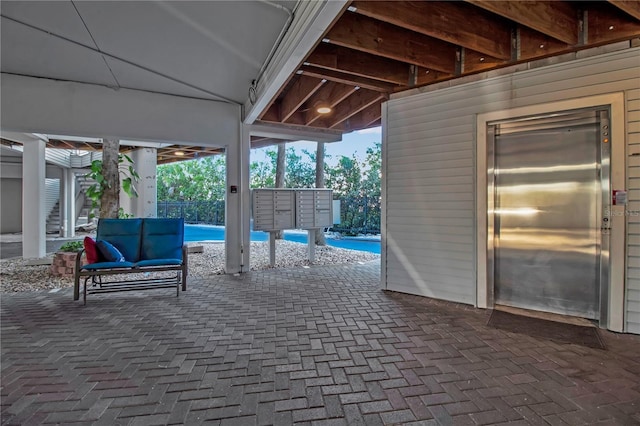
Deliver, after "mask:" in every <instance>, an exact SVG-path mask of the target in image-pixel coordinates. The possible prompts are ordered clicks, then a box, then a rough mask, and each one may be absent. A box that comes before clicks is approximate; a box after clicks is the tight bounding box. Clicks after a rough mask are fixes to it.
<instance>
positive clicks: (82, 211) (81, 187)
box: [47, 169, 94, 234]
mask: <svg viewBox="0 0 640 426" xmlns="http://www.w3.org/2000/svg"><path fill="white" fill-rule="evenodd" d="M87 172H88V169H87V171H84V170H79V171H76V172H75V175H76V226H77V225H84V224H87V223H89V222H91V220H90V219H89V212H90V211H91V200H90V199H89V198H88V197H87V196H86V193H87V188H89V187H90V186H91V185H93V183H94V181H93V180H92V179H88V178H87V177H86V176H85V174H86V173H87ZM58 194H59V190H58ZM60 229H61V223H60V197H59V196H58V200H57V201H56V203H55V205H54V206H53V208H52V209H51V211H50V213H49V216H47V233H48V234H55V233H58V232H60Z"/></svg>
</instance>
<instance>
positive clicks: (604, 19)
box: [587, 2, 640, 44]
mask: <svg viewBox="0 0 640 426" xmlns="http://www.w3.org/2000/svg"><path fill="white" fill-rule="evenodd" d="M588 6H589V10H588V13H587V25H588V27H587V28H588V29H589V31H588V40H587V41H588V43H589V44H603V43H612V42H615V41H619V40H627V39H630V38H636V37H640V21H638V20H636V19H634V18H632V17H630V16H629V15H627V14H626V13H624V12H622V11H621V10H619V9H617V8H614V7H608V6H609V4H608V3H600V2H591V3H589V4H588Z"/></svg>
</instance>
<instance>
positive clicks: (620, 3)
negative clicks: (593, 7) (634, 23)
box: [609, 0, 640, 21]
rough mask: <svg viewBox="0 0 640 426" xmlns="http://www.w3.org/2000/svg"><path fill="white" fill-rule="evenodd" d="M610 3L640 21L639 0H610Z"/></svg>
mask: <svg viewBox="0 0 640 426" xmlns="http://www.w3.org/2000/svg"><path fill="white" fill-rule="evenodd" d="M609 3H611V4H612V5H614V6H615V7H617V8H618V9H620V10H622V11H624V12H625V13H627V14H628V15H629V16H633V17H634V18H636V19H637V20H639V21H640V2H639V1H638V0H609Z"/></svg>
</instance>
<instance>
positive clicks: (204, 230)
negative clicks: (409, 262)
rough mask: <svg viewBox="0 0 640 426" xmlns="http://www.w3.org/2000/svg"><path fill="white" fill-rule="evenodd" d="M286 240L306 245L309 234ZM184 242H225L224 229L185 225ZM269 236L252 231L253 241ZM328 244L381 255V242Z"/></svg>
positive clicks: (288, 235) (347, 240)
mask: <svg viewBox="0 0 640 426" xmlns="http://www.w3.org/2000/svg"><path fill="white" fill-rule="evenodd" d="M284 239H285V240H287V241H294V242H297V243H306V242H307V234H306V233H299V232H287V231H285V233H284ZM184 240H185V241H186V242H195V241H224V227H222V226H209V225H187V224H186V225H184ZM268 240H269V234H268V233H267V232H261V231H251V241H268ZM327 244H328V245H330V246H333V247H339V248H344V249H350V250H360V251H368V252H371V253H378V254H379V253H380V241H379V240H369V239H360V238H341V239H335V238H327Z"/></svg>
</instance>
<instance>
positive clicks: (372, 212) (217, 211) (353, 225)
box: [158, 195, 380, 235]
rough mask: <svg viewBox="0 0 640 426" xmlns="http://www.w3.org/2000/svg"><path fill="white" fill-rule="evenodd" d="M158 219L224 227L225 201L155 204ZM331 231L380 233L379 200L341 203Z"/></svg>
mask: <svg viewBox="0 0 640 426" xmlns="http://www.w3.org/2000/svg"><path fill="white" fill-rule="evenodd" d="M158 217H166V218H180V217H181V218H184V221H185V222H187V223H201V224H208V225H224V201H222V200H217V201H158ZM331 229H332V230H333V231H336V232H341V233H344V234H347V235H354V234H378V233H380V198H379V197H368V196H366V195H365V196H359V197H346V198H342V199H340V223H339V224H336V225H334V226H333V227H332V228H331Z"/></svg>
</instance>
